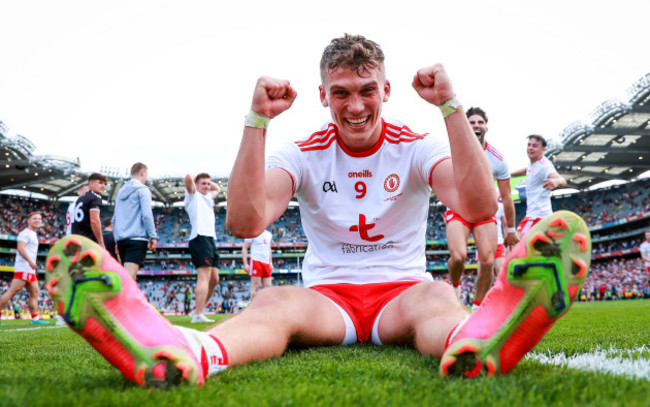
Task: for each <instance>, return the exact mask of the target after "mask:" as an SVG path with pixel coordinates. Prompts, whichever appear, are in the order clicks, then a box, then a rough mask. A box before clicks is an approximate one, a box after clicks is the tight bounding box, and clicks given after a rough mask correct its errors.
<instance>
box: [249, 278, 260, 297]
mask: <svg viewBox="0 0 650 407" xmlns="http://www.w3.org/2000/svg"><path fill="white" fill-rule="evenodd" d="M261 282H262V277H257V276H251V295H250V297H251V301H253V298H255V296H256V295H257V292H258V291H259V289H260V284H261Z"/></svg>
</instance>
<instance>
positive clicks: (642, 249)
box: [639, 230, 650, 277]
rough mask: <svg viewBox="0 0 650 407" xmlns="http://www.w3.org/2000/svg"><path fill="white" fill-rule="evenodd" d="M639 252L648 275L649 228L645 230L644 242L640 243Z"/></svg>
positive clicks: (649, 254)
mask: <svg viewBox="0 0 650 407" xmlns="http://www.w3.org/2000/svg"><path fill="white" fill-rule="evenodd" d="M639 252H640V253H641V258H642V259H643V262H644V265H645V269H646V271H647V272H648V277H650V230H646V231H645V242H643V243H641V246H640V247H639Z"/></svg>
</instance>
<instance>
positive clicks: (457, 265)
mask: <svg viewBox="0 0 650 407" xmlns="http://www.w3.org/2000/svg"><path fill="white" fill-rule="evenodd" d="M468 238H469V229H468V228H467V227H466V226H465V225H463V224H462V223H461V222H459V221H455V220H452V221H451V222H449V223H448V224H447V246H448V247H449V260H448V261H447V264H448V265H449V278H450V280H451V284H452V285H453V286H454V289H455V290H456V294H457V295H458V294H459V293H460V292H459V286H460V279H461V277H462V276H463V272H464V271H465V259H466V258H467V239H468Z"/></svg>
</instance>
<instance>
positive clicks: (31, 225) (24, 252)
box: [0, 212, 50, 325]
mask: <svg viewBox="0 0 650 407" xmlns="http://www.w3.org/2000/svg"><path fill="white" fill-rule="evenodd" d="M41 224H42V218H41V213H40V212H31V213H30V214H29V215H28V216H27V228H25V229H23V231H22V232H20V233H19V234H18V244H17V248H16V262H15V263H14V278H13V280H11V284H10V285H9V289H7V291H6V292H5V293H4V295H3V296H2V297H0V310H3V309H4V308H5V307H6V306H7V304H8V303H9V300H11V299H12V298H13V297H14V296H15V295H16V294H18V293H19V292H20V291H22V289H23V288H26V289H27V292H28V293H29V300H27V306H28V307H29V313H30V314H31V315H32V325H49V324H50V323H49V321H44V320H42V319H41V317H40V315H38V290H39V289H38V280H37V278H36V268H37V266H36V254H37V253H38V236H37V235H36V231H37V230H38V228H40V227H41Z"/></svg>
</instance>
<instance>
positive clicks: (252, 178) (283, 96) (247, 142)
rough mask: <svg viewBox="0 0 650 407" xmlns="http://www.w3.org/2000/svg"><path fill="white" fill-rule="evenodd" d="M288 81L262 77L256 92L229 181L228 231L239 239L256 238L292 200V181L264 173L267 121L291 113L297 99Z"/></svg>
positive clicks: (283, 175) (272, 172)
mask: <svg viewBox="0 0 650 407" xmlns="http://www.w3.org/2000/svg"><path fill="white" fill-rule="evenodd" d="M296 96H297V94H296V91H295V90H294V89H293V88H292V87H291V85H290V84H289V81H287V80H281V79H274V78H269V77H261V78H260V79H258V81H257V84H256V86H255V91H254V92H253V102H252V105H251V112H250V113H249V115H248V117H247V119H246V126H245V127H244V134H243V136H242V140H241V144H240V146H239V152H238V153H237V158H236V159H235V164H234V166H233V169H232V172H231V173H230V179H229V180H228V210H227V212H226V227H227V228H228V230H230V232H231V233H232V234H233V235H235V236H237V237H255V236H258V235H260V234H261V233H262V232H263V231H264V229H266V227H267V226H268V225H270V224H271V223H272V222H273V221H275V220H276V219H277V218H279V217H280V215H282V214H283V213H284V211H285V210H286V209H287V206H288V205H289V201H290V200H291V197H292V196H293V188H292V180H291V177H290V176H289V175H288V174H287V173H286V172H284V171H282V170H279V169H270V170H265V168H264V148H265V139H266V126H267V124H268V120H270V119H273V118H274V117H276V116H277V115H279V114H280V113H282V112H284V111H285V110H287V109H289V108H290V107H291V105H292V104H293V101H294V100H295V99H296Z"/></svg>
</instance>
